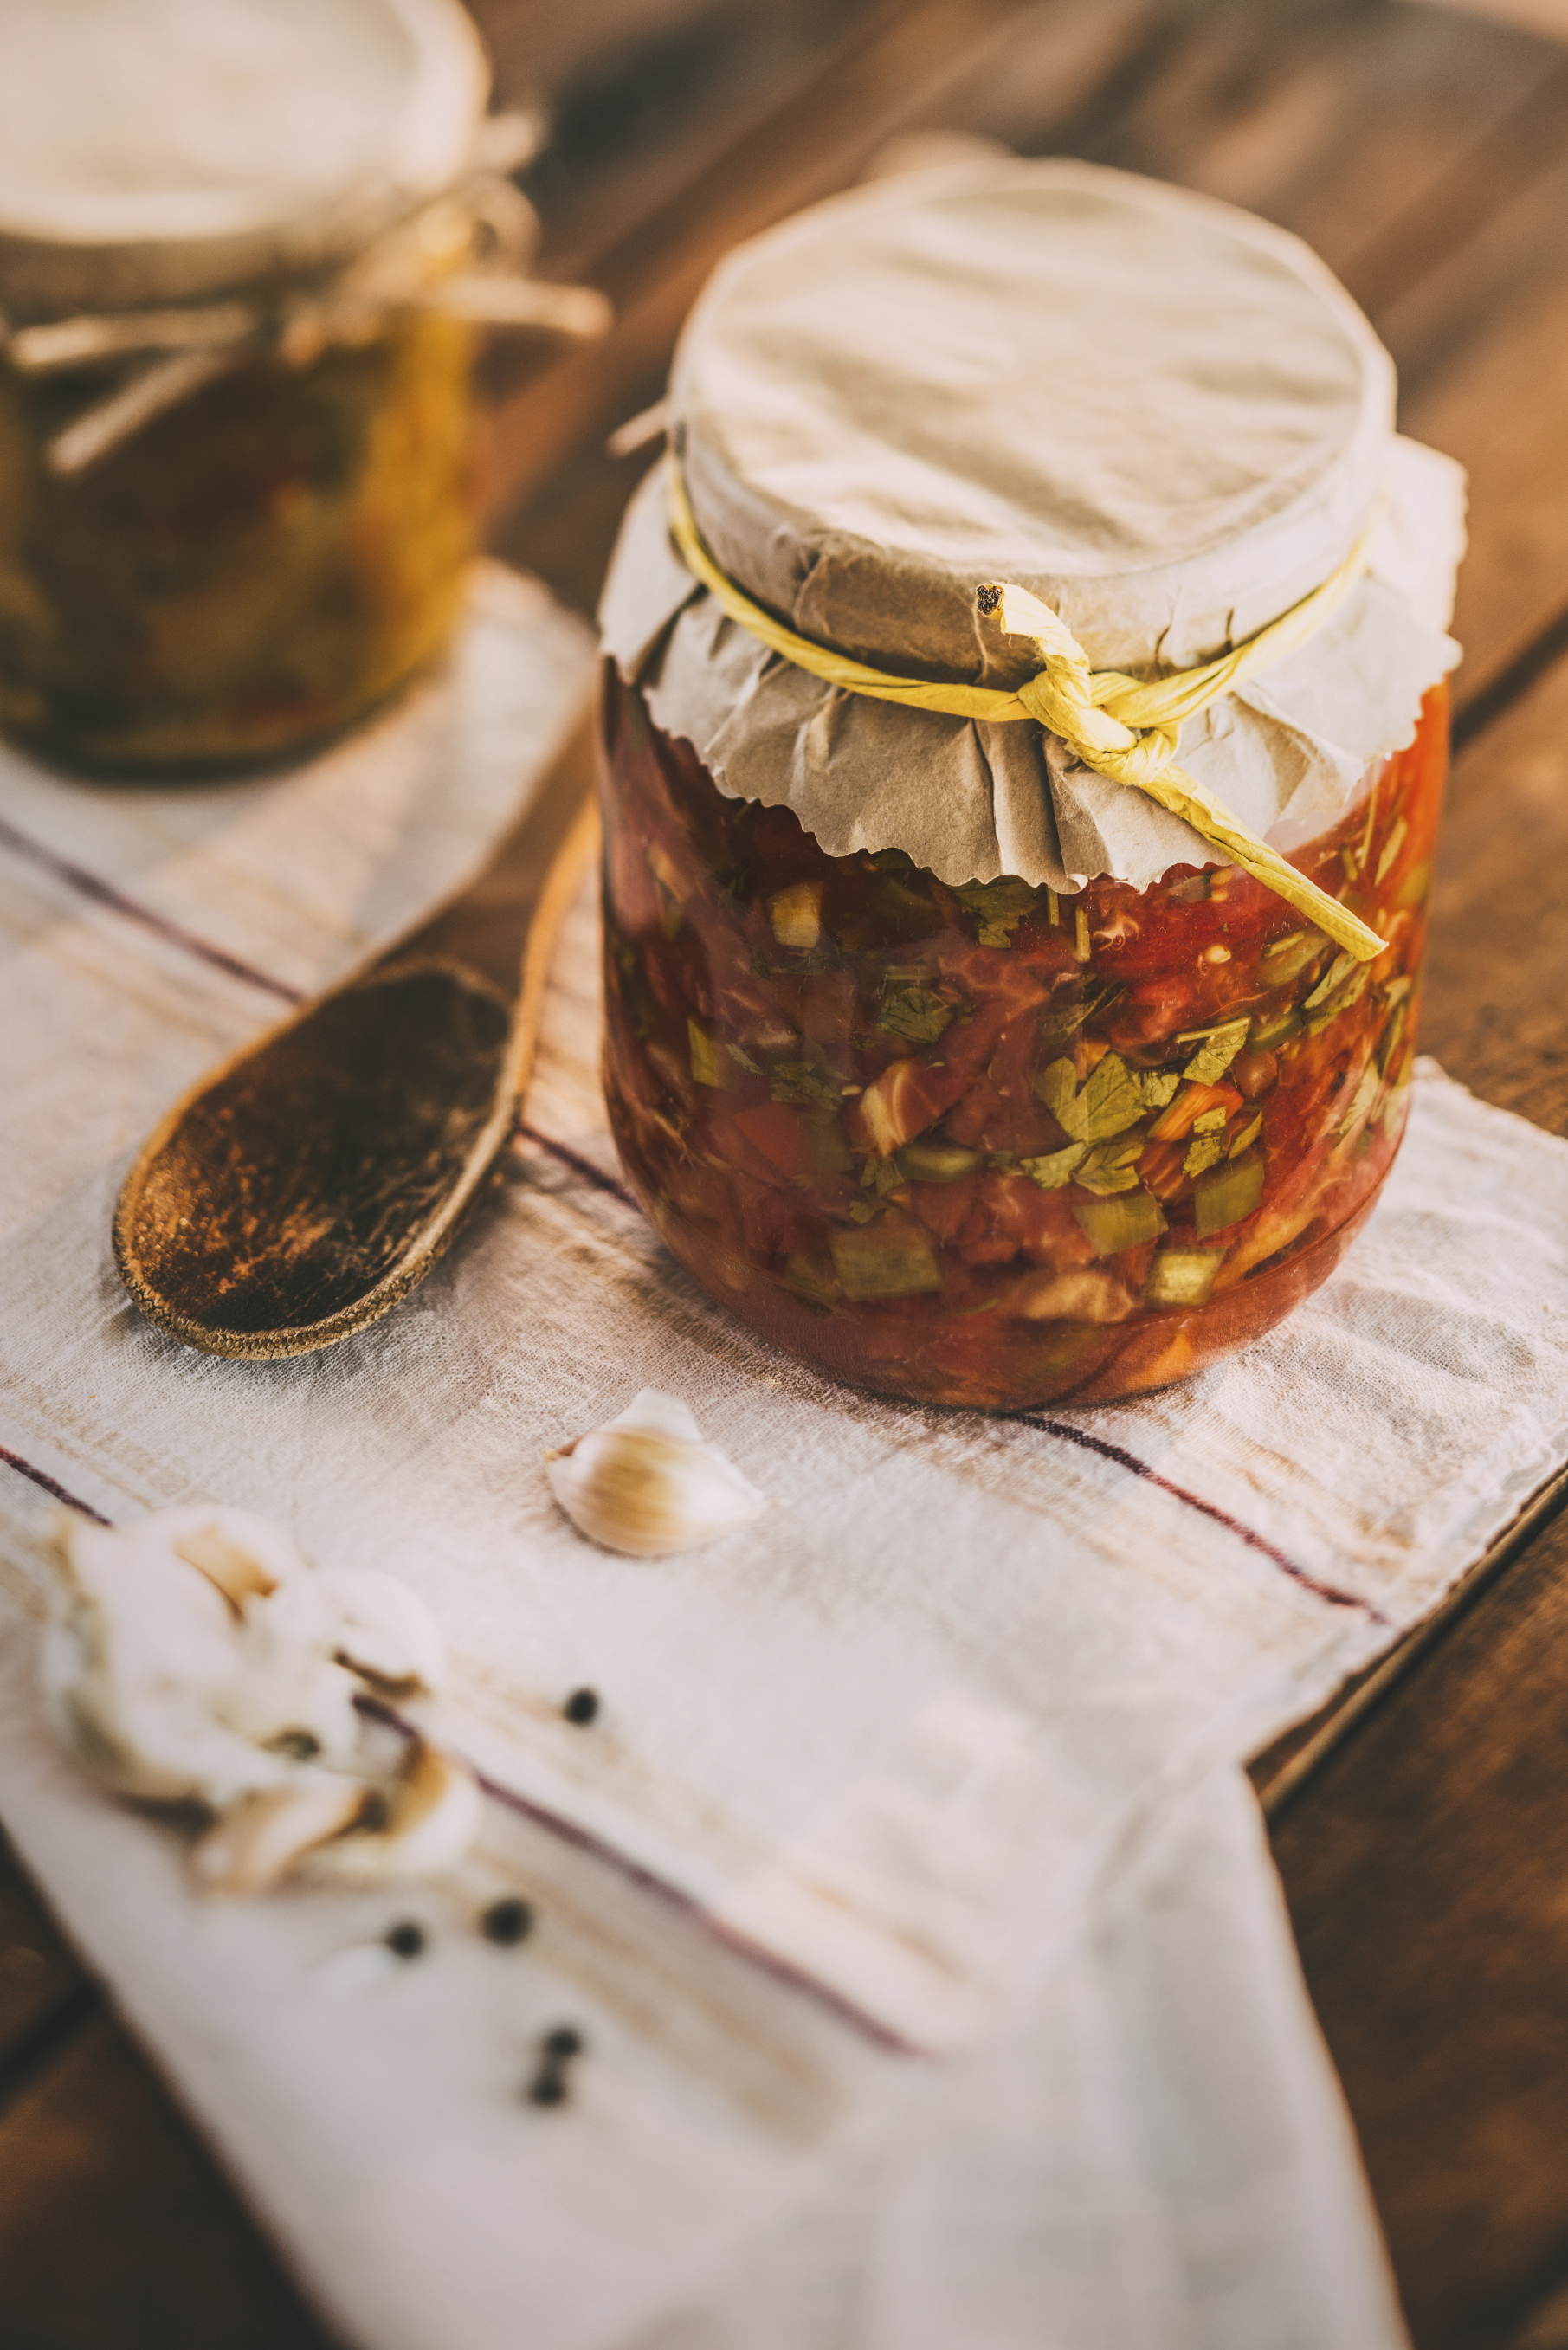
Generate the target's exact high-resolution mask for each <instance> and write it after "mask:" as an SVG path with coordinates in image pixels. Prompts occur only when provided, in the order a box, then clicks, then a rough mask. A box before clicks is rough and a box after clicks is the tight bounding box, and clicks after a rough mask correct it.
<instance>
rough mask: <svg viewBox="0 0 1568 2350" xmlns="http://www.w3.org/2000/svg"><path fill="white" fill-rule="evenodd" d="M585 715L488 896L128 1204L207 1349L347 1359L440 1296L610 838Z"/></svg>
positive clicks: (387, 964)
mask: <svg viewBox="0 0 1568 2350" xmlns="http://www.w3.org/2000/svg"><path fill="white" fill-rule="evenodd" d="M593 770H594V754H593V726H592V721H591V718H590V717H589V716H587V715H585V717H584V719H583V720H582V722H581V723H580V724H579V725H578V726H577V728H576V730H575V731H574V733H573V734H572V736H571V738H570V740H569V741H568V743H567V744H566V748H565V749H564V750H563V751H562V752H561V754H559V755H558V757H557V758H556V760H555V761H554V763H553V764H552V765H551V766H550V767H549V768H548V769H547V770H546V772H545V775H544V776H543V777H542V778H541V780H540V783H539V785H538V787H537V789H536V790H535V792H534V793H533V795H531V796H530V799H529V802H528V806H527V808H526V810H525V811H524V815H523V816H522V817H521V819H520V820H519V822H518V823H517V825H516V826H515V827H514V829H513V830H512V832H511V833H510V834H509V835H508V836H507V837H506V838H505V839H504V841H503V842H502V844H501V846H500V847H499V848H498V849H497V850H496V852H495V854H494V856H493V858H491V859H490V861H489V863H488V864H487V865H486V866H485V868H484V869H483V872H482V873H481V874H480V875H479V877H478V878H477V879H475V880H474V881H472V882H471V883H470V885H469V886H468V888H467V889H463V890H462V891H461V892H460V893H459V894H458V895H457V896H456V897H454V898H452V899H448V901H447V902H446V904H445V905H444V906H442V907H441V910H439V912H437V913H436V914H434V915H433V916H432V917H431V919H430V920H428V921H425V922H422V923H421V925H420V927H419V929H418V930H416V931H412V932H410V935H409V936H408V937H407V938H405V939H403V940H401V941H400V942H399V944H398V945H396V946H394V947H391V948H389V949H388V950H387V951H385V952H384V953H382V954H379V955H378V956H377V957H376V958H375V960H374V961H373V962H369V963H367V964H366V965H364V966H363V967H362V968H361V969H360V970H358V972H354V973H352V974H351V975H350V976H349V977H348V979H346V980H344V981H343V982H341V983H340V984H339V985H338V986H337V987H335V988H333V989H332V990H330V991H329V993H327V994H325V995H320V996H317V998H316V1000H315V1002H314V1003H308V1004H306V1007H305V1009H304V1010H303V1011H301V1012H296V1014H293V1016H292V1017H291V1018H289V1019H287V1020H285V1021H284V1022H283V1023H282V1024H280V1025H279V1026H278V1027H276V1028H274V1029H272V1030H271V1031H270V1032H269V1033H268V1034H267V1035H265V1036H263V1037H261V1038H260V1039H259V1040H258V1041H257V1042H256V1043H254V1044H253V1045H246V1046H245V1047H244V1050H243V1051H241V1052H239V1053H236V1054H235V1055H234V1057H233V1058H232V1059H231V1060H228V1061H225V1062H224V1063H223V1065H222V1066H221V1067H220V1068H218V1069H216V1070H214V1071H213V1073H212V1074H211V1075H210V1076H206V1077H203V1078H202V1082H201V1084H200V1085H199V1086H197V1087H195V1088H194V1090H193V1091H192V1092H191V1093H189V1094H187V1095H186V1097H185V1098H184V1100H183V1101H182V1102H179V1103H177V1104H176V1106H175V1107H174V1108H173V1109H171V1111H170V1113H169V1115H168V1117H167V1118H164V1120H163V1122H162V1124H161V1126H160V1127H158V1128H157V1129H156V1131H155V1132H154V1133H153V1134H152V1135H151V1137H150V1138H149V1139H148V1140H147V1142H146V1143H145V1145H144V1146H143V1148H142V1150H141V1154H140V1158H139V1159H137V1161H136V1164H135V1165H134V1167H132V1169H131V1170H130V1174H129V1175H128V1176H127V1177H126V1179H125V1182H124V1184H123V1186H122V1187H121V1190H120V1194H119V1203H118V1205H117V1207H116V1210H115V1217H114V1253H115V1257H116V1260H117V1262H118V1263H119V1270H120V1274H121V1275H122V1277H123V1279H124V1282H125V1285H126V1287H127V1288H128V1289H129V1290H130V1294H131V1295H132V1297H133V1298H134V1299H135V1300H136V1303H137V1304H138V1305H140V1307H141V1309H142V1311H143V1313H145V1314H148V1315H151V1318H152V1320H153V1321H154V1322H156V1323H158V1324H160V1325H161V1327H162V1328H163V1329H165V1330H169V1331H171V1332H172V1333H173V1335H174V1336H175V1337H177V1338H182V1339H183V1340H184V1341H185V1343H186V1345H187V1346H190V1347H203V1348H204V1349H205V1350H206V1351H207V1353H209V1354H213V1355H243V1356H250V1357H263V1358H271V1357H276V1356H282V1355H303V1354H308V1353H310V1352H311V1351H312V1350H313V1349H314V1348H316V1347H330V1346H333V1345H334V1344H335V1343H336V1342H337V1340H338V1339H339V1338H346V1337H347V1336H348V1334H349V1332H350V1331H351V1330H360V1329H363V1328H364V1326H365V1325H366V1324H367V1323H368V1322H373V1321H375V1320H376V1319H377V1317H378V1315H382V1314H384V1313H386V1311H387V1309H388V1307H389V1306H390V1305H395V1304H396V1303H397V1301H398V1299H399V1298H400V1297H405V1296H406V1295H408V1293H409V1291H410V1289H412V1288H413V1287H414V1286H415V1284H417V1283H419V1282H421V1281H422V1280H423V1279H424V1277H425V1274H427V1273H428V1272H429V1271H430V1269H431V1265H432V1264H433V1263H435V1261H436V1259H437V1257H438V1256H439V1255H440V1254H441V1251H442V1249H444V1248H445V1246H446V1244H447V1243H448V1242H449V1241H450V1240H451V1238H452V1233H453V1232H455V1230H456V1228H457V1224H458V1221H459V1219H460V1218H461V1216H462V1212H463V1211H464V1209H465V1208H467V1207H468V1206H469V1204H470V1203H471V1201H472V1199H473V1197H474V1194H475V1192H476V1191H478V1189H479V1187H480V1185H481V1183H482V1182H483V1180H484V1178H485V1176H486V1174H487V1173H488V1172H489V1170H490V1169H491V1167H492V1166H493V1163H494V1161H495V1159H496V1158H497V1156H498V1155H499V1153H500V1150H501V1149H502V1146H503V1144H504V1142H505V1140H506V1138H507V1136H508V1134H509V1133H510V1132H511V1130H512V1126H513V1121H514V1118H515V1116H516V1112H517V1105H518V1103H519V1101H520V1099H521V1097H522V1094H523V1089H524V1086H525V1085H526V1083H527V1080H528V1076H529V1074H530V1071H531V1070H532V1067H533V1063H534V1053H535V1046H536V1045H537V1042H538V1035H539V1018H540V1012H541V1008H542V1006H543V1003H544V995H545V978H546V975H547V973H548V970H549V964H550V958H551V956H552V954H553V952H554V951H555V946H556V939H557V937H558V935H559V932H560V928H561V923H562V920H563V919H564V918H565V915H566V910H567V908H568V906H569V905H570V903H571V901H572V898H573V896H574V895H575V893H576V888H577V884H578V882H579V880H580V879H581V878H582V875H583V873H584V871H585V869H586V868H587V864H588V862H589V860H590V858H592V856H593V854H594V850H595V846H596V843H597V837H598V825H597V816H596V813H595V810H594V806H593V800H592V789H593Z"/></svg>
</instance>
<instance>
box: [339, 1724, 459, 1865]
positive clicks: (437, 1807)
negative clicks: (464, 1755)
mask: <svg viewBox="0 0 1568 2350" xmlns="http://www.w3.org/2000/svg"><path fill="white" fill-rule="evenodd" d="M381 1793H382V1798H383V1802H384V1805H385V1810H384V1815H383V1817H382V1820H381V1823H380V1825H379V1826H376V1827H361V1828H357V1829H356V1830H355V1831H354V1833H353V1834H352V1835H344V1836H339V1837H337V1839H336V1840H335V1841H333V1842H331V1843H327V1842H325V1841H321V1842H318V1843H317V1847H316V1849H315V1851H314V1852H313V1853H312V1854H311V1855H310V1856H309V1858H308V1860H307V1862H306V1874H307V1875H308V1876H310V1877H316V1878H321V1879H328V1878H329V1879H330V1880H331V1882H332V1883H333V1884H335V1885H382V1884H385V1883H387V1882H388V1881H389V1879H391V1878H394V1877H439V1876H440V1875H441V1872H442V1870H444V1869H448V1868H450V1867H452V1865H453V1863H454V1862H455V1861H458V1860H461V1858H462V1855H463V1854H464V1853H465V1852H466V1851H467V1850H468V1847H469V1846H470V1845H471V1844H472V1842H473V1839H474V1837H475V1835H477V1834H478V1832H479V1817H480V1809H481V1800H480V1793H479V1783H478V1781H477V1780H476V1779H475V1777H474V1775H473V1773H472V1771H471V1770H470V1769H469V1767H468V1765H467V1763H464V1762H462V1761H461V1760H460V1758H459V1757H458V1756H457V1755H455V1754H449V1753H448V1752H445V1750H444V1749H443V1748H441V1747H439V1746H431V1745H430V1744H428V1743H427V1742H426V1741H425V1740H423V1739H421V1740H419V1741H418V1742H416V1743H415V1744H414V1745H413V1746H412V1747H411V1748H410V1752H409V1754H408V1758H407V1760H406V1761H405V1763H404V1764H403V1767H402V1769H401V1770H400V1772H399V1773H398V1775H397V1778H396V1779H395V1780H394V1781H393V1782H392V1783H391V1785H390V1786H389V1787H387V1788H385V1789H383V1790H382V1791H381Z"/></svg>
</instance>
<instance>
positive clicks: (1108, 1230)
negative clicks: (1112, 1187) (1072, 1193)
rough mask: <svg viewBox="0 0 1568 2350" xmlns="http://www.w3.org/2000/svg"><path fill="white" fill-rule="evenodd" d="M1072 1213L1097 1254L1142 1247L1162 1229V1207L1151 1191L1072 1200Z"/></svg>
mask: <svg viewBox="0 0 1568 2350" xmlns="http://www.w3.org/2000/svg"><path fill="white" fill-rule="evenodd" d="M1073 1213H1074V1215H1075V1217H1076V1218H1077V1221H1078V1226H1079V1229H1080V1231H1081V1232H1083V1233H1084V1234H1085V1237H1086V1239H1087V1240H1088V1243H1089V1245H1090V1246H1091V1247H1092V1248H1093V1250H1094V1252H1095V1254H1096V1256H1116V1255H1118V1254H1119V1253H1120V1252H1121V1251H1122V1250H1123V1249H1129V1248H1141V1247H1142V1245H1143V1243H1144V1242H1145V1241H1152V1240H1156V1239H1158V1236H1159V1234H1160V1233H1161V1232H1164V1230H1165V1211H1164V1209H1163V1208H1162V1207H1161V1206H1160V1204H1159V1201H1158V1200H1157V1199H1156V1198H1155V1196H1154V1194H1153V1192H1152V1191H1119V1192H1117V1194H1116V1197H1115V1198H1114V1199H1110V1200H1075V1201H1074V1202H1073Z"/></svg>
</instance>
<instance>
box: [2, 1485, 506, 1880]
mask: <svg viewBox="0 0 1568 2350" xmlns="http://www.w3.org/2000/svg"><path fill="white" fill-rule="evenodd" d="M55 1559H56V1564H57V1567H58V1569H59V1574H60V1589H59V1593H58V1598H57V1607H56V1609H55V1614H54V1619H53V1621H52V1623H51V1625H50V1627H49V1629H48V1631H47V1635H46V1638H45V1641H44V1649H43V1661H42V1679H43V1692H44V1700H45V1704H46V1707H47V1711H48V1713H49V1716H50V1718H51V1720H52V1721H53V1722H54V1725H55V1727H56V1729H57V1731H58V1732H59V1734H60V1736H61V1738H62V1739H63V1741H64V1742H65V1743H66V1745H67V1747H68V1748H69V1749H70V1751H71V1752H72V1753H73V1754H74V1755H75V1757H76V1759H77V1761H78V1763H81V1764H82V1765H83V1767H84V1768H85V1769H87V1770H88V1771H89V1772H91V1773H92V1774H93V1776H94V1777H95V1778H97V1779H99V1781H101V1782H102V1783H103V1784H104V1785H106V1786H108V1787H110V1788H112V1789H113V1790H114V1792H115V1793H116V1794H120V1795H127V1796H130V1797H133V1798H136V1799H138V1800H140V1801H143V1802H153V1803H165V1804H167V1803H194V1804H200V1805H201V1806H202V1808H203V1809H204V1810H206V1811H207V1812H209V1813H211V1814H214V1815H215V1825H213V1827H211V1828H210V1829H209V1830H208V1831H207V1833H206V1835H204V1836H203V1837H202V1840H201V1841H200V1843H198V1845H197V1846H196V1847H195V1849H194V1852H193V1855H192V1866H193V1868H194V1870H195V1873H196V1876H197V1877H198V1879H199V1881H200V1882H201V1883H202V1884H203V1885H204V1886H206V1887H208V1888H209V1889H211V1890H213V1891H220V1892H230V1893H247V1892H258V1891H264V1890H265V1889H266V1888H267V1887H270V1886H271V1885H273V1884H275V1883H276V1882H277V1880H278V1878H279V1877H282V1876H283V1875H285V1874H286V1873H287V1872H288V1871H289V1870H291V1869H293V1868H295V1867H296V1866H300V1865H301V1864H302V1863H303V1862H304V1861H305V1860H306V1857H307V1856H312V1855H314V1854H316V1853H317V1851H318V1850H319V1849H320V1848H321V1847H323V1846H326V1845H327V1844H329V1843H331V1842H333V1841H335V1840H336V1839H337V1838H338V1837H341V1836H347V1837H348V1839H349V1841H351V1842H352V1843H353V1844H354V1845H355V1846H357V1847H358V1848H359V1849H358V1863H357V1867H356V1870H355V1871H351V1872H350V1873H351V1874H356V1875H357V1877H358V1881H361V1882H368V1881H370V1880H371V1879H373V1878H377V1879H379V1878H382V1877H395V1876H406V1875H419V1874H421V1873H423V1872H425V1871H427V1870H431V1869H439V1868H443V1867H446V1866H450V1865H451V1863H452V1861H453V1860H454V1859H455V1858H456V1857H457V1856H459V1854H460V1853H461V1852H462V1849H463V1848H464V1847H465V1846H466V1845H467V1843H468V1842H469V1841H471V1840H472V1835H473V1833H474V1831H475V1829H476V1828H477V1825H478V1816H479V1794H478V1789H477V1786H476V1785H475V1783H474V1781H473V1778H472V1773H471V1772H469V1771H468V1769H467V1766H466V1765H465V1764H463V1763H459V1762H458V1761H457V1760H456V1758H455V1757H452V1756H448V1755H445V1754H444V1753H442V1752H441V1751H440V1750H438V1749H436V1748H434V1747H431V1746H429V1745H428V1744H426V1743H425V1742H423V1741H422V1740H421V1741H418V1742H416V1743H415V1746H414V1749H413V1752H412V1757H411V1758H410V1752H408V1751H407V1750H399V1751H398V1752H396V1754H395V1756H394V1760H393V1762H392V1763H390V1764H389V1763H385V1762H382V1763H378V1762H376V1761H375V1760H374V1759H373V1752H372V1749H373V1742H371V1741H369V1740H368V1738H367V1735H366V1728H365V1724H364V1722H363V1721H362V1720H361V1717H360V1715H359V1713H358V1710H357V1707H356V1699H357V1698H358V1696H360V1695H361V1694H364V1693H366V1692H367V1691H372V1690H386V1689H397V1690H421V1689H423V1690H434V1689H436V1688H437V1687H439V1685H440V1682H441V1678H442V1674H443V1671H444V1655H443V1649H442V1643H441V1635H440V1633H439V1631H438V1630H437V1628H436V1626H435V1624H434V1622H433V1621H432V1620H431V1616H430V1613H429V1611H428V1609H427V1608H426V1607H424V1605H423V1603H422V1601H421V1600H420V1599H419V1598H418V1597H417V1596H415V1594H414V1593H412V1592H411V1591H409V1590H408V1589H406V1588H405V1586H403V1585H401V1584H400V1583H398V1582H396V1581H395V1580H394V1579H393V1578H392V1577H391V1576H390V1575H380V1574H378V1573H377V1572H375V1571H374V1570H373V1569H370V1568H363V1567H355V1568H344V1567H340V1568H332V1569H327V1570H326V1571H323V1572H317V1570H316V1569H314V1568H312V1567H310V1566H308V1565H306V1562H305V1560H304V1559H303V1558H301V1556H300V1555H299V1554H298V1552H297V1551H296V1549H295V1547H294V1545H293V1544H292V1543H291V1542H290V1541H289V1540H288V1537H287V1536H286V1534H284V1533H283V1531H282V1530H281V1529H280V1528H279V1527H276V1526H274V1525H271V1524H269V1523H267V1521H266V1520H265V1519H261V1518H255V1517H253V1516H251V1515H250V1514H249V1513H246V1512H244V1511H240V1510H223V1509H213V1508H211V1507H207V1508H202V1507H197V1508H193V1509H180V1510H164V1511H158V1512H154V1513H151V1515H149V1516H147V1517H145V1518H142V1519H140V1521H138V1522H137V1523H134V1524H133V1525H131V1526H130V1527H129V1528H127V1529H126V1530H124V1531H123V1532H122V1531H120V1530H119V1529H115V1528H109V1527H102V1526H97V1525H94V1524H92V1523H90V1522H89V1521H88V1520H87V1519H86V1518H83V1517H81V1516H79V1515H78V1514H77V1513H75V1512H62V1513H60V1514H59V1516H58V1518H57V1522H56V1528H55ZM369 1817H374V1818H375V1819H376V1821H377V1825H376V1827H375V1828H374V1829H369V1828H363V1827H362V1825H361V1823H363V1822H364V1821H365V1820H366V1819H367V1818H369Z"/></svg>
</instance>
